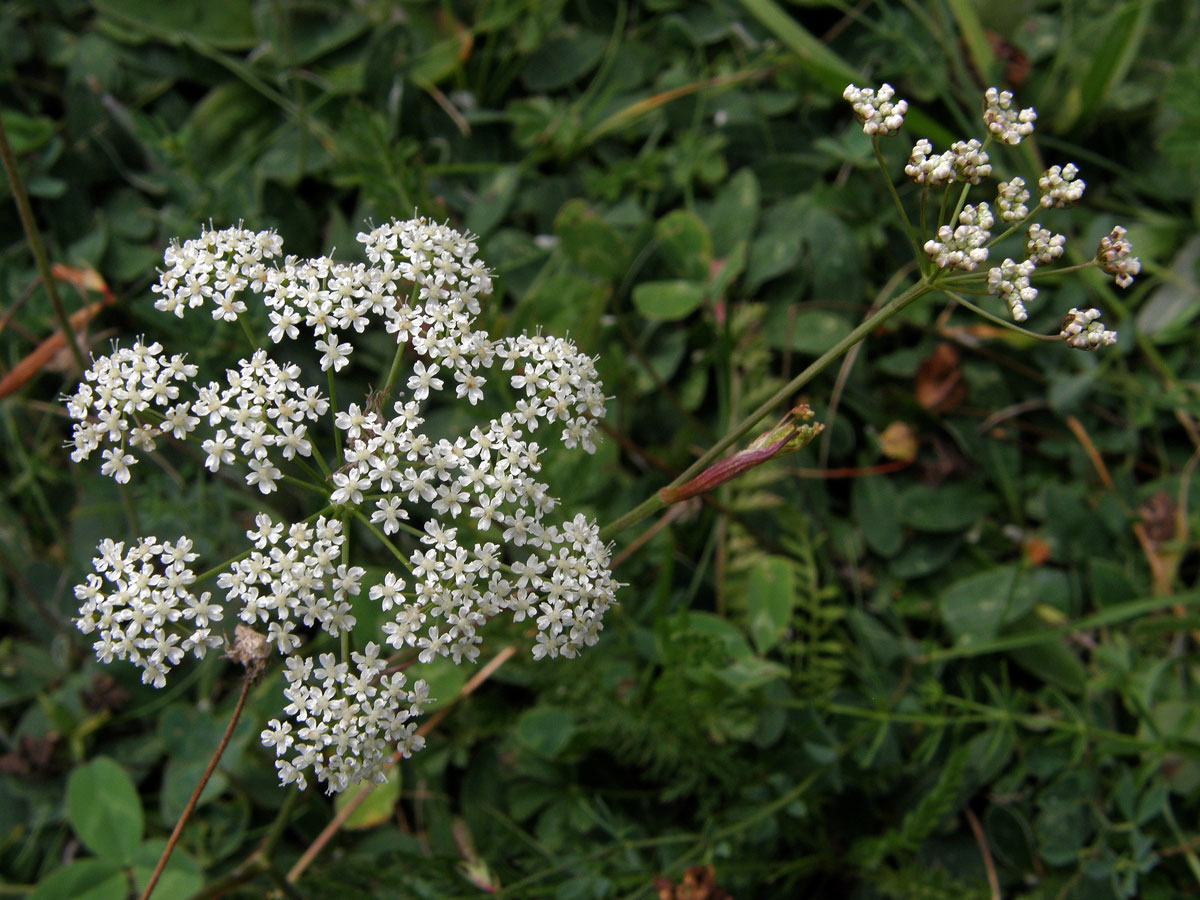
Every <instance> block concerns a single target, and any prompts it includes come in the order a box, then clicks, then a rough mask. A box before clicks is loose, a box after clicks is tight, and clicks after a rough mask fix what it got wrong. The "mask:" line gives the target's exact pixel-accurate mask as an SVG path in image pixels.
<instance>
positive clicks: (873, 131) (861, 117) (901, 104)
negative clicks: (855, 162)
mask: <svg viewBox="0 0 1200 900" xmlns="http://www.w3.org/2000/svg"><path fill="white" fill-rule="evenodd" d="M895 96H896V90H895V88H893V87H892V86H891V85H890V84H883V85H880V87H879V90H878V91H876V90H875V89H874V88H869V87H868V88H859V87H855V86H854V85H852V84H848V85H846V90H844V91H843V92H842V97H843V98H844V99H846V100H848V101H850V106H851V108H852V109H853V110H854V114H855V115H856V116H857V117H858V121H859V122H861V123H862V127H863V133H864V134H867V135H870V136H872V137H873V136H875V135H879V136H880V137H884V136H886V135H889V134H895V133H896V132H897V131H899V130H900V126H901V125H903V124H904V114H905V113H907V112H908V101H907V100H898V101H893V100H892V98H893V97H895Z"/></svg>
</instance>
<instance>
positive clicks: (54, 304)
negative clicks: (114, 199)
mask: <svg viewBox="0 0 1200 900" xmlns="http://www.w3.org/2000/svg"><path fill="white" fill-rule="evenodd" d="M0 163H3V165H4V173H5V174H6V175H7V176H8V184H9V187H11V188H12V193H13V200H14V201H15V202H16V204H17V214H18V215H19V216H20V217H21V227H22V228H24V229H25V240H26V241H28V242H29V250H30V252H31V253H33V261H34V263H35V264H36V265H37V270H38V278H40V279H41V282H42V288H43V289H44V290H45V291H46V296H47V297H49V298H50V306H51V308H52V309H53V310H54V318H55V319H57V320H58V327H59V329H60V330H61V331H62V335H63V338H64V340H66V342H67V347H69V348H70V350H71V356H73V357H74V358H75V364H76V365H77V366H79V370H80V371H81V372H82V371H85V370H86V369H87V367H88V363H87V359H86V358H84V355H83V351H82V350H80V349H79V342H78V341H76V340H75V329H74V328H72V327H71V320H70V318H69V317H68V316H67V310H66V309H65V308H64V307H63V304H62V298H60V297H59V296H58V286H57V285H56V284H55V281H54V276H53V274H51V272H50V258H49V257H48V256H47V255H46V246H45V244H43V243H42V236H41V233H40V232H39V231H38V227H37V221H36V220H35V219H34V218H33V207H32V206H31V205H30V203H29V194H28V193H26V191H25V182H24V181H22V180H21V173H20V172H18V171H17V160H16V157H14V156H13V152H12V147H10V146H9V144H8V132H7V131H5V130H4V121H3V118H2V117H0Z"/></svg>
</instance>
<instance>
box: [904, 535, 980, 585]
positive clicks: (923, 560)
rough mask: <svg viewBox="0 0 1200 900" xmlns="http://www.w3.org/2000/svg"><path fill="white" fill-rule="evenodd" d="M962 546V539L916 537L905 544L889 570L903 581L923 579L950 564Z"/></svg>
mask: <svg viewBox="0 0 1200 900" xmlns="http://www.w3.org/2000/svg"><path fill="white" fill-rule="evenodd" d="M961 546H962V538H960V537H945V536H942V535H939V536H937V537H930V536H928V535H914V536H913V537H912V538H911V539H910V540H908V541H906V542H905V545H904V549H903V550H902V551H900V554H899V555H898V556H896V557H895V558H894V559H893V560H892V562H891V565H890V566H889V567H888V569H889V571H890V572H891V573H892V574H893V575H895V576H896V577H897V578H900V579H903V580H908V579H911V578H921V577H923V576H925V575H929V574H931V573H933V572H936V571H937V570H938V569H940V568H942V567H943V566H945V565H946V564H947V563H949V562H950V561H951V560H952V559H954V557H955V555H956V554H957V553H958V550H959V548H960V547H961Z"/></svg>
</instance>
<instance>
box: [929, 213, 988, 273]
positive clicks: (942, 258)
mask: <svg viewBox="0 0 1200 900" xmlns="http://www.w3.org/2000/svg"><path fill="white" fill-rule="evenodd" d="M958 221H959V225H958V227H957V228H954V229H951V228H950V226H949V225H943V226H942V227H941V228H939V229H938V233H937V240H930V241H926V242H925V252H926V253H927V254H928V255H929V258H930V259H932V260H933V261H934V263H935V264H936V265H937V266H938V268H941V269H962V270H963V271H966V272H973V271H974V270H975V269H976V268H978V267H979V264H980V263H982V262H985V261H986V260H987V258H988V248H987V247H986V246H985V245H986V244H987V242H988V241H989V240H990V239H991V236H992V233H991V231H990V230H989V229H990V228H991V227H992V226H993V225H994V224H995V223H996V220H995V217H994V216H993V215H992V211H991V209H990V208H989V207H988V205H987V204H986V203H980V204H979V206H978V207H975V206H972V205H970V204H967V205H966V206H965V207H963V211H962V212H961V213H959V216H958Z"/></svg>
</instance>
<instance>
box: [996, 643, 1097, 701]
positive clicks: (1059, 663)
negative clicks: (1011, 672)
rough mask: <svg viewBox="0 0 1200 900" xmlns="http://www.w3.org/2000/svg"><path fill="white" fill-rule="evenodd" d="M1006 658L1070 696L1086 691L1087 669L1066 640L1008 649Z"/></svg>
mask: <svg viewBox="0 0 1200 900" xmlns="http://www.w3.org/2000/svg"><path fill="white" fill-rule="evenodd" d="M1008 655H1009V656H1010V657H1011V658H1012V660H1013V662H1015V663H1016V664H1017V665H1018V666H1020V667H1021V668H1022V669H1024V670H1025V671H1026V672H1029V673H1031V674H1033V675H1036V676H1037V677H1038V678H1040V679H1041V680H1042V681H1044V682H1046V683H1047V684H1053V685H1055V686H1057V687H1060V688H1062V689H1063V690H1065V691H1068V692H1069V693H1072V694H1082V693H1083V692H1084V690H1085V689H1086V688H1087V670H1086V669H1085V668H1084V667H1083V663H1081V662H1080V661H1079V657H1078V656H1076V655H1075V653H1074V652H1073V651H1072V650H1071V648H1070V647H1069V646H1068V645H1067V643H1066V641H1065V640H1063V639H1061V638H1060V639H1059V640H1057V641H1047V642H1046V643H1044V644H1038V645H1037V646H1036V647H1021V648H1019V649H1017V650H1010V651H1009V652H1008Z"/></svg>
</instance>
